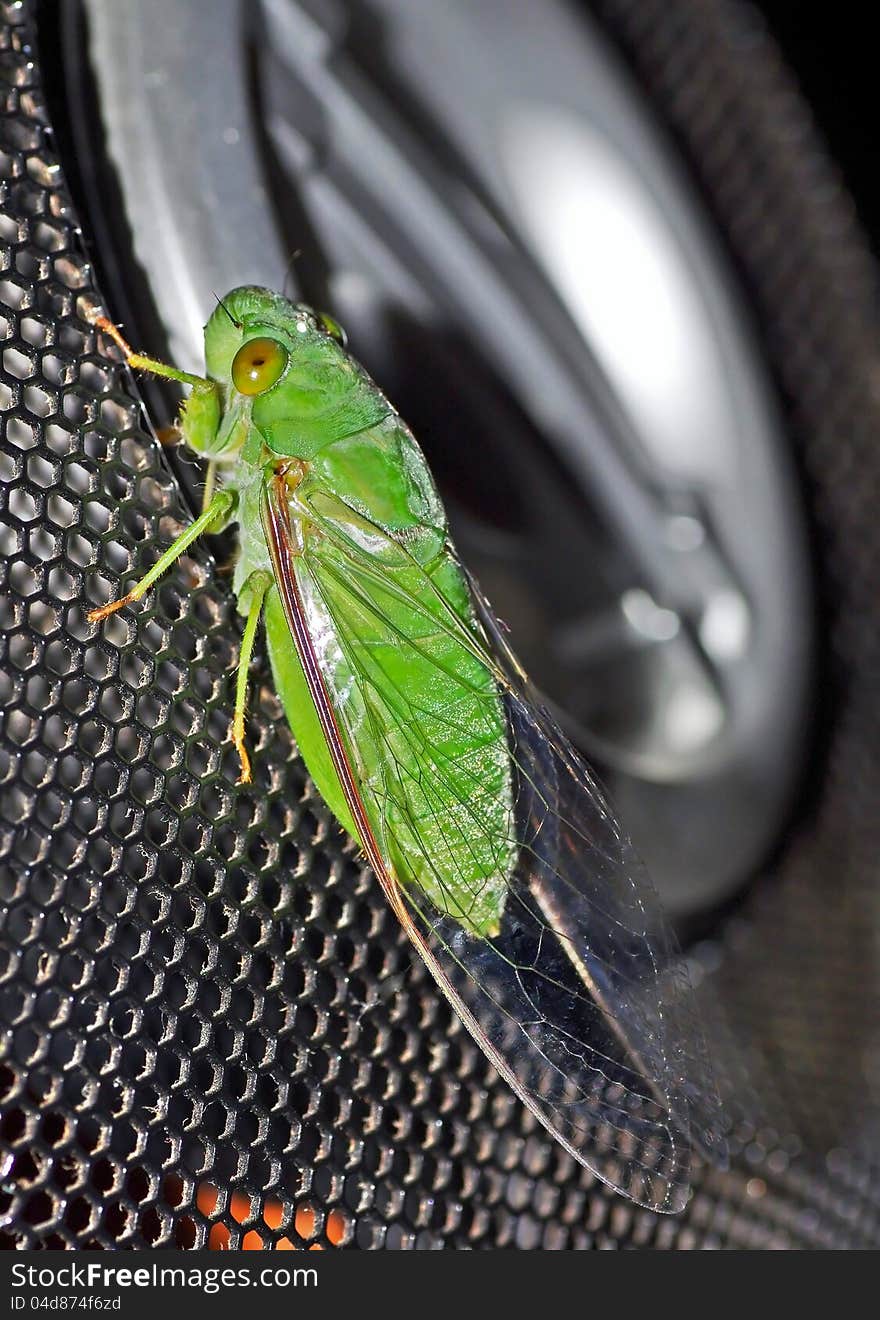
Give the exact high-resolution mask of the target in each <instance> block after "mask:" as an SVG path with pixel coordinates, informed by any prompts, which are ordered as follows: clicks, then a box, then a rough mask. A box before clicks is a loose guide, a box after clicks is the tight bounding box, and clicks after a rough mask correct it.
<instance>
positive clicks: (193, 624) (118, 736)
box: [0, 0, 880, 1248]
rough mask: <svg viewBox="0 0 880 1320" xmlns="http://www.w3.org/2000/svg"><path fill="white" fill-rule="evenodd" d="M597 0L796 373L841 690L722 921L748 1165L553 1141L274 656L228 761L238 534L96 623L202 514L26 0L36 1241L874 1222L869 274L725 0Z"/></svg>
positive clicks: (15, 1071) (111, 1242)
mask: <svg viewBox="0 0 880 1320" xmlns="http://www.w3.org/2000/svg"><path fill="white" fill-rule="evenodd" d="M600 12H602V14H603V15H604V17H605V19H606V21H607V22H608V23H609V24H610V25H611V27H612V29H613V30H614V31H615V32H616V34H617V35H618V37H619V38H620V39H621V41H622V42H623V44H624V45H625V47H626V49H627V50H628V51H629V53H630V55H631V56H632V57H633V59H634V60H635V62H636V64H637V65H638V66H639V68H640V70H641V76H642V78H643V79H645V81H646V82H647V83H648V84H649V85H650V86H651V87H652V88H653V91H654V95H655V96H656V97H657V98H658V100H659V101H660V103H661V104H665V105H667V107H668V108H669V114H670V119H671V121H672V122H673V126H674V127H675V129H676V131H677V132H678V133H679V135H680V140H681V141H682V143H683V145H684V146H685V147H686V148H687V149H689V150H690V151H691V152H692V153H693V160H694V162H695V163H696V164H697V165H698V166H699V170H700V173H701V179H702V183H703V185H704V187H705V188H706V191H707V195H708V196H709V198H710V201H712V200H713V199H714V201H715V203H717V204H718V206H719V207H720V211H721V215H722V217H725V218H726V223H727V224H728V226H729V231H730V233H731V238H732V241H733V243H734V247H735V251H736V252H737V253H739V254H740V256H742V254H743V253H745V254H747V255H746V257H745V259H744V265H743V269H742V274H743V277H744V279H745V281H746V282H747V284H748V286H749V287H750V288H751V290H752V293H753V297H754V300H755V307H756V311H757V314H758V318H759V321H760V324H761V325H762V326H763V331H762V333H764V335H765V338H766V346H767V349H768V352H769V353H770V355H771V357H772V359H773V361H774V362H775V363H776V365H777V370H778V372H779V379H780V384H781V386H782V388H783V390H784V391H785V393H786V395H787V397H788V399H789V400H790V401H796V403H795V402H791V403H790V412H791V425H792V433H793V435H794V436H795V437H796V439H797V441H798V443H799V445H800V447H801V451H802V461H803V467H804V473H805V481H806V483H807V487H808V491H809V496H810V499H811V500H812V502H813V504H814V507H815V510H816V541H817V559H818V560H819V561H820V563H821V565H822V566H823V569H822V571H823V573H824V591H825V598H826V605H827V611H826V619H825V624H824V631H825V635H826V637H827V638H828V643H829V644H828V656H827V669H826V672H825V674H824V675H823V683H824V686H825V689H826V690H827V691H829V692H830V693H831V696H830V698H829V702H830V714H829V716H828V732H827V736H826V737H825V738H824V741H823V738H822V737H817V740H816V744H815V746H816V767H815V775H814V780H815V784H816V787H815V793H814V800H813V801H812V802H811V803H810V804H808V808H807V809H806V810H805V812H804V818H803V820H802V822H801V824H800V826H799V827H798V830H797V832H796V833H797V837H796V839H795V842H794V843H793V844H791V845H790V846H789V848H788V850H787V852H786V854H785V857H784V860H783V861H782V862H781V863H780V865H779V867H778V868H777V873H776V874H774V875H772V876H768V877H766V878H764V879H763V880H762V881H760V882H759V883H758V884H757V885H756V888H755V890H754V892H753V894H752V897H751V898H750V899H749V901H748V902H747V904H746V905H745V907H744V908H743V909H742V910H741V911H740V912H739V914H738V915H736V916H735V917H734V918H730V919H728V920H727V921H725V922H724V923H723V925H722V926H721V929H720V933H719V934H718V936H717V938H716V939H713V940H712V941H711V942H707V943H705V944H704V945H703V946H701V947H700V949H699V950H698V958H697V973H698V977H699V978H700V981H701V993H703V995H704V997H705V999H706V1011H707V1014H708V1017H709V1024H710V1035H711V1039H712V1045H713V1048H714V1050H715V1051H716V1053H717V1055H718V1057H719V1059H720V1061H721V1064H722V1070H723V1072H724V1074H725V1086H726V1090H727V1099H728V1104H729V1106H730V1108H731V1111H732V1112H733V1114H734V1117H735V1119H736V1122H737V1126H736V1131H735V1134H734V1161H733V1166H732V1169H731V1171H730V1172H729V1173H727V1174H721V1173H719V1172H717V1171H714V1170H708V1171H704V1173H703V1174H702V1176H701V1177H700V1179H699V1184H698V1186H697V1189H696V1192H695V1195H694V1198H693V1200H692V1202H691V1204H690V1206H689V1208H688V1210H687V1212H686V1213H685V1214H684V1215H683V1216H682V1217H680V1218H678V1219H668V1218H663V1217H660V1216H656V1215H653V1214H651V1213H650V1212H647V1211H644V1210H639V1209H636V1208H635V1207H633V1206H632V1205H630V1204H628V1203H626V1202H624V1201H623V1200H622V1199H620V1198H619V1197H616V1196H614V1195H613V1194H611V1193H608V1192H606V1191H605V1190H604V1189H603V1188H601V1187H599V1186H597V1185H596V1183H595V1181H594V1180H593V1179H592V1177H591V1176H590V1175H589V1174H588V1173H587V1172H586V1171H584V1170H583V1169H581V1168H580V1167H578V1166H577V1165H575V1164H574V1163H573V1162H572V1161H571V1160H570V1159H569V1158H568V1157H567V1156H566V1155H565V1154H564V1153H563V1152H562V1151H560V1150H559V1149H558V1148H557V1147H555V1146H554V1145H553V1144H552V1143H551V1142H550V1140H549V1139H548V1138H547V1137H545V1135H544V1134H543V1131H542V1130H540V1129H538V1128H537V1127H536V1124H535V1123H534V1122H533V1121H532V1120H531V1119H530V1118H529V1117H528V1116H527V1115H526V1114H525V1113H524V1112H523V1110H522V1108H521V1106H520V1105H519V1104H518V1102H517V1101H516V1100H515V1099H514V1098H513V1096H512V1095H511V1094H510V1093H509V1092H508V1090H507V1089H506V1088H505V1087H504V1086H502V1085H500V1084H499V1083H498V1082H497V1080H496V1079H495V1078H494V1076H493V1074H492V1072H491V1070H490V1068H489V1067H488V1065H487V1064H485V1063H484V1062H483V1060H482V1058H481V1056H480V1054H479V1052H478V1051H477V1049H476V1047H475V1046H474V1045H473V1044H472V1043H471V1041H470V1038H469V1037H468V1036H467V1034H466V1033H465V1031H464V1030H463V1028H461V1027H460V1026H459V1025H458V1023H457V1021H456V1020H454V1019H453V1017H452V1015H451V1013H450V1011H449V1009H448V1008H447V1006H446V1004H445V1003H444V1002H443V1001H442V1000H440V999H439V998H438V995H437V993H436V991H435V989H434V987H433V984H432V983H430V982H429V978H428V976H427V974H426V973H425V972H424V971H423V970H422V968H421V966H420V965H414V964H413V962H412V960H411V958H410V955H409V950H408V946H407V944H406V942H405V940H404V938H403V937H402V936H401V934H400V933H399V932H398V930H397V929H396V926H395V923H394V920H393V918H392V917H391V915H390V914H389V913H388V912H387V911H386V909H385V906H384V902H383V900H382V897H381V895H380V893H379V890H378V886H377V885H376V883H375V881H374V880H373V878H372V877H371V875H370V874H369V873H368V872H367V871H365V870H364V869H363V867H362V866H361V864H360V863H359V861H358V859H357V858H356V856H355V854H354V851H353V848H352V846H351V845H350V844H349V843H347V842H346V841H344V839H343V838H342V837H341V835H340V834H339V832H338V831H337V829H336V828H335V827H334V826H333V825H332V824H331V822H330V819H329V816H328V813H327V811H326V810H325V808H324V807H323V805H322V804H321V802H320V801H319V800H318V799H317V797H316V796H315V794H314V791H313V790H312V788H311V786H310V784H309V783H308V781H307V779H306V777H305V774H304V772H303V769H302V766H301V764H300V762H299V761H298V759H297V757H296V754H295V750H294V748H293V746H292V743H291V739H290V735H289V733H288V730H287V726H286V723H285V721H284V719H283V717H282V714H281V710H280V707H279V705H278V702H277V701H276V699H275V697H274V696H273V693H272V690H271V686H270V684H269V682H268V680H267V674H266V669H265V665H264V664H263V663H262V661H260V660H258V670H259V674H258V677H257V679H256V682H255V695H254V699H253V703H252V704H253V709H254V714H253V719H252V724H251V737H252V740H253V742H254V744H255V745H256V746H257V747H258V748H259V755H258V756H257V758H256V764H257V767H258V772H257V782H256V785H255V786H254V787H253V789H246V790H245V789H239V788H236V787H235V780H236V776H237V765H236V760H235V756H234V753H233V751H232V749H231V747H230V744H229V739H228V732H229V713H230V670H231V667H232V666H233V663H234V661H235V658H236V654H237V647H238V639H239V627H238V622H237V619H236V616H235V613H234V610H233V607H232V600H231V594H230V588H229V577H228V572H227V568H228V565H227V564H226V563H225V562H224V559H223V555H224V554H225V553H226V552H225V550H224V549H223V548H222V546H221V547H219V548H217V557H216V558H213V559H212V558H211V557H210V556H209V554H208V552H207V550H197V551H195V552H193V553H192V554H191V555H190V556H189V557H188V558H186V559H185V560H184V561H182V562H181V563H180V565H179V566H178V567H177V569H176V570H175V571H174V572H172V573H171V574H170V575H169V576H168V578H167V579H166V580H165V581H164V584H163V585H162V586H161V587H160V588H159V590H157V591H156V592H154V593H153V594H152V595H151V596H150V597H149V598H148V601H147V602H146V605H145V606H144V607H143V608H140V609H138V610H137V611H132V612H127V613H125V614H124V615H121V616H117V617H115V618H113V619H111V620H110V621H109V622H108V624H107V625H105V626H104V627H102V628H100V629H97V628H95V627H93V626H92V625H89V624H87V623H86V622H85V618H84V612H85V609H86V608H88V607H89V606H90V605H93V604H95V603H100V602H103V601H104V600H105V599H107V597H108V594H109V592H110V590H111V589H112V590H114V591H115V589H116V587H117V585H118V583H119V581H120V578H121V577H124V576H125V575H126V574H129V573H130V572H131V569H132V566H134V565H136V566H138V567H140V568H141V569H143V568H144V567H145V566H147V565H148V564H149V563H150V562H152V560H153V558H154V557H155V555H156V554H157V552H158V549H159V548H160V547H163V546H165V545H166V544H167V543H168V541H169V539H170V538H171V537H172V535H173V534H174V532H175V530H177V529H178V527H179V526H180V524H181V522H183V521H184V520H186V519H187V518H188V517H189V516H190V515H189V511H188V510H187V509H186V508H185V507H184V505H183V504H182V502H181V498H180V495H179V493H178V490H177V488H176V485H175V483H174V481H173V480H172V478H171V476H170V474H169V470H168V468H167V466H166V464H165V461H164V459H163V456H162V452H161V450H160V448H159V447H158V446H157V445H156V443H155V442H154V441H153V440H152V438H151V437H150V435H149V433H148V431H147V430H146V429H145V426H144V422H143V418H142V416H141V413H140V410H139V405H138V401H137V395H136V392H135V387H134V384H133V382H132V380H131V378H130V376H129V375H128V374H127V372H126V371H125V370H124V369H122V368H120V367H114V366H113V365H112V364H111V363H110V362H108V360H107V359H106V357H104V356H101V355H100V354H99V353H98V351H97V349H96V344H95V337H94V334H93V332H92V331H91V330H90V329H89V327H88V326H87V324H86V323H85V321H84V320H83V319H82V317H81V315H80V312H81V309H82V306H83V304H82V303H81V302H80V299H81V298H88V299H89V300H91V301H96V300H97V294H96V292H95V290H94V286H93V283H92V273H91V270H90V267H89V264H88V261H87V260H86V259H85V257H84V254H83V248H82V244H81V242H80V240H79V238H78V236H77V230H76V219H75V217H74V215H73V213H72V208H71V203H70V199H69V196H68V194H67V192H66V190H65V184H64V179H63V176H62V174H61V171H60V168H59V163H58V159H57V155H56V149H55V146H54V143H53V139H52V136H51V133H50V132H49V129H48V127H47V122H46V117H45V113H44V109H43V99H42V92H41V86H40V77H39V73H38V69H37V66H36V56H35V52H34V49H33V46H32V45H31V41H32V31H31V28H30V26H29V20H30V13H29V10H28V7H27V6H26V5H19V4H16V3H5V4H0V16H2V23H0V47H2V49H0V89H2V98H3V104H2V121H0V181H2V184H0V186H2V209H0V240H2V266H3V269H2V271H0V324H2V326H3V347H2V358H0V403H2V408H3V414H4V422H3V432H2V447H0V478H2V487H0V491H2V506H0V507H2V518H0V537H2V543H0V552H2V573H3V598H2V607H0V608H2V623H0V628H2V637H0V641H2V647H3V659H2V665H0V717H2V738H0V777H2V783H0V786H2V803H0V822H2V825H0V850H2V851H0V886H2V898H0V903H2V944H0V949H2V961H0V1018H2V1037H0V1051H2V1056H0V1057H2V1063H0V1104H2V1149H0V1225H2V1242H3V1245H5V1246H7V1247H16V1246H35V1245H37V1246H47V1247H52V1246H65V1245H66V1246H77V1247H86V1246H103V1247H132V1246H134V1247H149V1246H168V1245H175V1244H177V1245H180V1246H185V1247H189V1246H202V1245H206V1244H209V1245H211V1246H214V1247H223V1246H230V1247H237V1246H241V1245H246V1246H254V1247H256V1246H264V1247H272V1246H275V1245H276V1244H277V1243H278V1242H279V1241H283V1242H284V1244H285V1245H287V1244H291V1243H292V1244H293V1245H295V1246H298V1247H299V1246H303V1247H304V1246H307V1245H309V1244H315V1243H317V1244H320V1245H321V1246H323V1247H325V1248H329V1247H331V1246H341V1245H345V1246H359V1247H437V1246H452V1247H461V1246H469V1245H472V1246H476V1247H481V1246H515V1247H521V1248H530V1247H539V1246H542V1247H589V1246H602V1245H609V1244H613V1243H628V1244H632V1245H636V1246H645V1247H690V1246H704V1245H734V1246H775V1245H781V1246H785V1245H804V1246H824V1245H829V1246H830V1245H839V1246H861V1245H871V1244H873V1245H877V1244H878V1243H880V1225H878V1211H880V1180H878V1178H877V1171H876V1167H874V1166H873V1165H872V1164H871V1162H870V1160H871V1158H872V1156H871V1152H872V1151H873V1152H874V1157H875V1158H876V1151H877V1150H878V1149H880V1147H878V1144H877V1129H876V1114H875V1110H874V1107H873V1102H874V1101H875V1100H876V1096H877V1092H878V1088H880V1032H878V1025H880V1024H878V1020H877V1019H878V1006H880V994H878V988H880V987H878V969H880V960H878V956H877V939H878V931H880V890H878V885H877V857H878V854H880V849H878V843H880V840H878V834H880V826H878V824H877V821H878V812H877V803H878V801H880V796H878V787H880V785H878V779H880V773H878V764H877V757H876V748H877V746H878V745H880V739H878V734H880V729H878V722H880V721H878V709H880V707H878V700H877V698H878V691H877V689H878V684H880V663H878V661H880V656H878V650H880V643H878V637H880V631H878V614H880V531H878V519H877V508H878V497H880V425H878V424H880V393H878V390H877V380H878V379H880V376H878V374H877V372H878V363H877V361H876V358H875V355H874V349H873V345H874V344H875V342H876V325H875V323H874V320H873V313H872V303H871V296H872V291H873V285H872V281H873V269H872V268H871V267H870V265H869V264H868V263H867V260H866V259H865V258H864V257H863V254H862V249H861V247H860V246H859V241H858V239H857V238H856V237H855V236H854V233H853V231H852V228H851V226H850V222H849V219H848V215H847V211H846V207H845V204H844V202H843V201H842V199H841V198H840V197H839V196H838V195H837V192H836V189H835V186H834V183H833V180H829V177H828V174H827V172H826V171H825V167H824V165H823V164H822V161H821V158H820V157H818V156H817V155H816V153H815V150H814V148H813V147H812V144H811V141H810V136H809V130H808V127H807V126H806V125H804V123H803V118H802V112H801V109H800V107H799V105H798V103H797V102H796V100H794V99H793V98H792V95H791V93H790V91H789V90H788V87H787V85H786V83H785V81H784V80H783V78H782V76H781V74H780V73H779V71H778V70H777V68H776V64H775V57H774V54H773V52H772V50H771V49H768V47H767V44H766V42H765V41H764V39H763V38H762V37H761V35H760V33H759V32H755V31H754V30H753V27H752V24H751V20H744V19H743V16H742V14H741V13H740V11H739V10H738V9H736V8H731V7H730V6H729V5H728V4H726V3H716V2H715V0H712V3H711V4H707V3H706V2H705V0H676V3H675V4H672V5H671V4H669V3H668V0H633V2H632V3H627V2H626V0H607V2H603V3H602V4H601V6H600ZM745 36H747V37H748V41H746V42H744V37H745ZM746 47H747V49H748V58H747V59H746V58H745V57H743V59H741V60H739V61H737V60H733V59H732V58H731V50H732V49H745V48H746ZM682 89H684V91H682ZM793 142H794V143H795V144H796V149H795V147H793V146H792V143H793ZM731 217H734V221H733V223H732V224H731V223H730V220H731ZM110 310H111V311H112V309H110Z"/></svg>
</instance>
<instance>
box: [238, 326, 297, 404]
mask: <svg viewBox="0 0 880 1320" xmlns="http://www.w3.org/2000/svg"><path fill="white" fill-rule="evenodd" d="M287 361H288V353H287V349H286V348H285V347H284V345H283V344H279V342H278V340H277V339H249V340H248V342H247V343H246V344H242V346H241V348H240V349H239V350H238V352H237V353H236V355H235V357H234V358H233V359H232V383H233V385H234V386H235V388H236V389H237V390H238V392H239V394H264V393H265V392H266V390H269V389H271V388H272V386H273V385H274V384H275V382H276V380H278V377H279V376H280V375H281V373H282V372H283V371H284V368H285V367H286V366H287Z"/></svg>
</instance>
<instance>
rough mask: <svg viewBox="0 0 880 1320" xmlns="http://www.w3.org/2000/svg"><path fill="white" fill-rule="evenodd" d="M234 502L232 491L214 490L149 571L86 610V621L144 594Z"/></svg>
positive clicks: (221, 520)
mask: <svg viewBox="0 0 880 1320" xmlns="http://www.w3.org/2000/svg"><path fill="white" fill-rule="evenodd" d="M234 505H235V496H234V495H233V493H232V491H229V490H218V492H217V494H216V495H215V496H214V498H213V499H212V500H211V502H210V504H209V505H208V507H207V508H206V509H203V510H202V512H201V513H200V514H199V516H198V518H196V520H195V522H193V523H190V525H189V527H187V528H186V530H185V531H183V532H181V533H180V536H178V537H177V539H176V540H175V541H173V542H172V543H171V545H170V546H169V547H168V549H167V550H166V551H165V553H164V555H161V556H160V557H159V559H157V560H156V562H155V564H154V565H153V567H152V568H151V569H150V571H149V572H148V573H145V574H144V576H143V577H142V578H141V579H140V581H139V582H138V583H137V584H136V585H135V586H134V587H132V589H131V591H129V592H128V594H127V595H125V596H120V597H119V599H118V600H111V601H110V603H109V604H108V605H101V606H100V607H99V608H98V609H95V610H89V613H88V615H87V616H86V617H87V618H88V620H89V622H90V623H99V622H100V621H101V619H106V618H107V617H108V615H110V614H115V613H116V611H117V610H121V609H122V608H123V606H125V605H131V604H133V602H134V601H136V600H140V599H141V597H142V596H145V595H146V594H147V592H148V591H149V590H150V587H151V586H152V585H153V583H154V582H155V581H156V580H157V579H158V578H160V577H161V576H162V574H163V573H164V572H165V571H166V570H167V569H169V568H170V567H171V565H172V564H173V563H174V561H175V560H176V559H179V558H180V556H181V555H182V554H183V553H184V551H185V550H187V549H188V548H189V547H190V546H191V545H192V543H193V541H195V540H197V539H198V537H200V536H201V535H202V533H203V532H206V531H207V530H208V528H209V527H210V526H211V524H212V523H215V522H223V521H224V520H225V519H226V518H228V516H229V515H230V513H231V512H232V510H233V507H234Z"/></svg>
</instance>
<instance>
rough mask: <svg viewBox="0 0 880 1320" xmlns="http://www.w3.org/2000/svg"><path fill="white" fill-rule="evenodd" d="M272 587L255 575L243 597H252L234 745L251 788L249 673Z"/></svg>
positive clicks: (240, 670) (265, 577)
mask: <svg viewBox="0 0 880 1320" xmlns="http://www.w3.org/2000/svg"><path fill="white" fill-rule="evenodd" d="M271 584H272V579H271V577H270V576H269V574H268V573H263V572H256V573H252V574H251V575H250V577H249V578H248V580H247V582H246V583H245V585H244V590H243V592H242V595H243V596H244V595H245V594H249V595H250V603H249V605H248V612H247V620H246V621H245V625H244V633H243V635H242V639H241V653H240V655H239V657H238V675H237V677H236V682H235V710H234V711H233V714H232V741H233V744H234V745H235V750H236V751H237V752H238V759H239V760H240V762H241V775H240V777H239V781H238V782H239V783H240V784H249V783H250V782H251V762H250V757H249V756H248V753H247V747H246V746H245V741H244V726H245V710H246V707H247V682H248V670H249V669H250V664H251V656H252V655H253V653H254V639H255V638H256V635H257V624H258V623H259V622H260V615H261V614H262V612H263V603H264V601H265V599H266V592H267V591H268V590H269V587H270V586H271Z"/></svg>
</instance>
